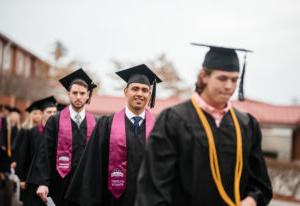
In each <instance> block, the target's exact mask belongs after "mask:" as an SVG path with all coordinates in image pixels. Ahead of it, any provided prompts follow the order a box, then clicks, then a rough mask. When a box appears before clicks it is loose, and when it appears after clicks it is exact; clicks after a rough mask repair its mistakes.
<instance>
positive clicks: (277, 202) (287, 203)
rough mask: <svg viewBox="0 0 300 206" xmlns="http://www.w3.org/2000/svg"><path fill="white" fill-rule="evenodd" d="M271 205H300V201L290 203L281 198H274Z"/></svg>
mask: <svg viewBox="0 0 300 206" xmlns="http://www.w3.org/2000/svg"><path fill="white" fill-rule="evenodd" d="M269 206H300V203H290V202H285V201H279V200H272V201H271V203H270V204H269Z"/></svg>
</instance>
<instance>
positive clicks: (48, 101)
mask: <svg viewBox="0 0 300 206" xmlns="http://www.w3.org/2000/svg"><path fill="white" fill-rule="evenodd" d="M37 104H38V105H39V107H40V109H41V110H42V111H43V110H45V109H46V108H48V107H56V99H55V98H54V96H49V97H46V98H44V99H41V100H39V101H38V102H37Z"/></svg>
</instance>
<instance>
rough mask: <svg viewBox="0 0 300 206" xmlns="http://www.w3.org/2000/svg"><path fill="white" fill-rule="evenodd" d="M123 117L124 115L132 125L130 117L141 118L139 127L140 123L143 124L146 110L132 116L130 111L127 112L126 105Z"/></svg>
mask: <svg viewBox="0 0 300 206" xmlns="http://www.w3.org/2000/svg"><path fill="white" fill-rule="evenodd" d="M125 115H126V117H127V118H128V119H129V120H130V121H131V122H132V123H133V122H134V121H133V119H132V117H136V116H139V117H141V118H142V121H140V122H139V125H141V124H142V122H143V120H144V119H145V117H146V110H144V111H143V112H142V113H140V114H139V115H136V114H134V113H133V112H131V111H130V110H129V108H128V106H127V105H126V107H125Z"/></svg>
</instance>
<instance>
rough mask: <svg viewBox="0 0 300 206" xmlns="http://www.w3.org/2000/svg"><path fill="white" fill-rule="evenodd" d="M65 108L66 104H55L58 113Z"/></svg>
mask: <svg viewBox="0 0 300 206" xmlns="http://www.w3.org/2000/svg"><path fill="white" fill-rule="evenodd" d="M66 106H68V104H64V103H58V102H57V104H56V108H57V110H58V111H61V110H63V109H64V108H65V107H66Z"/></svg>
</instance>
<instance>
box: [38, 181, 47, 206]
mask: <svg viewBox="0 0 300 206" xmlns="http://www.w3.org/2000/svg"><path fill="white" fill-rule="evenodd" d="M48 193H49V189H48V187H47V186H45V185H40V186H39V187H38V189H37V191H36V194H37V195H38V196H39V197H40V198H41V199H42V200H43V201H44V202H47V196H48Z"/></svg>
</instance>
